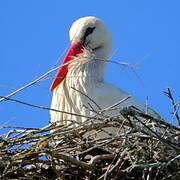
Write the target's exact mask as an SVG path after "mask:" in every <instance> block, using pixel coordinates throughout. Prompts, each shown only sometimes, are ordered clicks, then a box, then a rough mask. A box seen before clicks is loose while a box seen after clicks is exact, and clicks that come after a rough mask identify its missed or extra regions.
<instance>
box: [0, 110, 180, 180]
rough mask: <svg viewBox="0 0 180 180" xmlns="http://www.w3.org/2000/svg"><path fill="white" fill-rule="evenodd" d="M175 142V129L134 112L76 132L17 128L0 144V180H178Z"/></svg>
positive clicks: (179, 135) (178, 134) (178, 133)
mask: <svg viewBox="0 0 180 180" xmlns="http://www.w3.org/2000/svg"><path fill="white" fill-rule="evenodd" d="M107 128H116V130H117V132H116V133H115V134H114V133H113V134H111V133H110V132H108V131H106V129H107ZM99 133H104V134H106V135H107V136H104V138H103V137H101V138H99V137H98V134H99ZM179 140H180V129H179V128H178V127H175V126H173V125H170V124H168V123H167V122H165V121H163V120H162V119H156V118H153V117H151V116H149V115H147V114H144V113H143V112H141V111H139V110H138V109H136V108H133V107H130V108H125V109H123V110H122V111H120V112H119V115H117V116H113V117H109V118H104V119H99V121H96V123H95V121H94V120H93V119H89V120H87V121H86V122H85V123H83V124H79V125H78V126H77V127H73V126H72V124H70V125H68V126H54V125H49V126H47V127H44V128H41V129H38V128H37V129H34V128H20V127H19V128H18V127H16V128H14V129H12V130H11V131H10V132H9V133H8V134H6V135H5V136H1V139H0V178H1V179H67V180H68V179H99V180H100V179H106V180H108V179H180V143H179V142H180V141H179Z"/></svg>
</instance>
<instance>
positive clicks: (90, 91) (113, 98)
mask: <svg viewBox="0 0 180 180" xmlns="http://www.w3.org/2000/svg"><path fill="white" fill-rule="evenodd" d="M69 35H70V42H71V44H70V48H69V50H68V52H67V55H66V56H65V58H64V61H63V66H62V67H61V68H60V69H59V71H58V72H57V74H56V77H55V79H54V80H53V83H52V85H51V91H53V98H52V104H51V108H52V109H57V110H60V111H64V112H69V113H72V114H67V113H63V112H55V111H51V112H50V113H51V122H52V123H54V122H56V123H58V124H64V125H68V124H69V123H71V121H75V122H78V123H82V122H84V121H85V120H86V118H85V117H80V116H76V115H74V114H80V115H82V116H87V117H92V116H94V114H95V113H94V112H93V111H91V109H94V110H95V111H99V110H100V109H101V110H102V109H104V108H107V107H109V106H111V105H112V104H114V103H116V102H118V101H121V100H123V99H124V98H126V97H128V96H129V94H128V93H126V92H124V91H122V90H121V89H119V88H117V87H115V86H113V85H111V84H109V83H107V82H105V80H104V69H105V65H106V61H108V59H109V58H110V56H111V50H112V38H111V33H110V32H109V30H108V29H107V28H106V26H105V25H104V24H103V22H102V21H101V20H100V19H98V18H96V17H93V16H89V17H83V18H80V19H78V20H77V21H75V22H74V23H73V25H72V26H71V28H70V32H69ZM131 105H133V106H135V107H137V108H140V109H141V110H144V108H145V107H144V105H142V104H141V103H138V101H137V100H136V99H135V98H134V97H131V98H129V99H127V100H125V101H124V102H122V103H119V105H118V107H119V108H123V107H126V106H131ZM118 112H119V110H116V111H115V112H110V115H112V114H115V113H116V114H117V113H118ZM149 113H150V114H151V115H154V114H155V115H156V113H155V112H154V111H153V110H150V111H149ZM107 114H108V113H107ZM108 115H109V114H108Z"/></svg>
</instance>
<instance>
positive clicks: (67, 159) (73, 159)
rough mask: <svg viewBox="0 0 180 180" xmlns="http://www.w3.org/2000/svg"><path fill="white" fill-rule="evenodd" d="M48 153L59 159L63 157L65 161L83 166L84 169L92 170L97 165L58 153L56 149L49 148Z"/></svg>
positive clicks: (46, 151)
mask: <svg viewBox="0 0 180 180" xmlns="http://www.w3.org/2000/svg"><path fill="white" fill-rule="evenodd" d="M45 153H46V154H49V155H50V156H52V157H56V158H57V159H62V160H64V161H65V162H67V163H69V164H74V165H76V166H78V167H81V168H82V169H84V170H90V171H94V170H95V167H94V166H93V165H91V164H87V163H85V162H83V161H79V160H77V159H75V158H73V157H71V156H68V155H65V154H63V153H56V152H54V151H49V150H45Z"/></svg>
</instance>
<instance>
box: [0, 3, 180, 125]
mask: <svg viewBox="0 0 180 180" xmlns="http://www.w3.org/2000/svg"><path fill="white" fill-rule="evenodd" d="M179 6H180V1H178V0H174V1H165V0H159V1H156V0H151V1H144V0H137V1H133V0H119V1H118V0H117V1H102V0H100V1H96V0H91V1H84V0H76V1H60V0H52V1H49V0H38V1H37V0H26V1H24V0H16V1H13V0H1V1H0V62H1V69H0V95H6V94H8V93H10V92H12V91H14V90H16V89H17V88H19V87H21V86H23V85H25V84H26V83H28V82H30V81H31V80H33V79H35V78H37V77H38V76H39V75H41V74H43V73H45V72H46V71H48V70H49V69H50V68H52V67H54V66H55V65H56V63H57V59H58V57H60V56H61V54H63V52H64V50H65V49H66V48H67V47H68V45H69V37H68V30H69V27H70V25H71V24H72V23H73V21H75V20H76V19H78V18H79V17H82V16H88V15H93V16H97V17H99V18H101V19H102V20H103V21H104V22H105V23H106V24H107V26H108V27H109V29H110V30H111V31H112V34H113V40H114V47H113V48H114V55H113V57H112V60H116V61H117V60H121V61H125V62H128V63H132V64H134V63H137V62H141V63H140V64H139V66H138V69H137V70H136V71H137V73H138V75H139V76H140V78H141V81H142V82H141V81H140V80H139V79H138V78H137V77H136V76H135V74H134V73H133V72H132V71H131V70H130V69H127V68H123V67H120V66H117V65H115V64H108V67H107V72H106V77H105V78H106V80H107V81H109V82H111V83H113V84H115V85H116V86H118V87H120V88H122V89H124V90H126V91H128V92H130V93H132V94H133V95H135V96H136V97H137V98H138V99H139V100H140V101H142V102H144V101H145V99H146V97H147V96H148V99H149V101H148V102H149V104H150V105H151V106H152V107H153V108H154V109H156V111H158V112H159V113H160V114H161V115H162V116H163V117H165V118H166V119H167V120H169V121H172V119H171V116H170V112H171V106H170V103H169V100H168V99H167V98H166V97H165V96H164V94H163V91H164V90H166V88H167V87H170V88H171V89H172V92H173V94H174V97H175V98H176V99H177V100H178V99H179V98H180V85H179V83H180V82H179V80H178V79H179V78H178V77H180V71H179V67H180V53H179V52H180V35H179V32H180V24H179V18H180V11H179ZM52 77H53V75H52V76H50V77H49V79H46V80H44V81H42V82H40V83H38V85H35V86H33V87H31V88H28V89H26V90H25V91H23V92H21V93H19V94H18V95H16V96H14V98H16V99H19V100H23V101H26V102H29V103H33V104H37V105H43V106H50V102H51V96H52V94H51V92H50V91H49V86H50V83H51V81H52ZM48 121H49V112H48V111H43V110H39V109H33V108H30V107H25V106H23V105H19V104H15V103H13V102H9V101H6V102H2V103H0V124H1V125H2V124H6V125H16V126H28V127H29V126H31V127H42V126H44V125H46V124H47V123H48Z"/></svg>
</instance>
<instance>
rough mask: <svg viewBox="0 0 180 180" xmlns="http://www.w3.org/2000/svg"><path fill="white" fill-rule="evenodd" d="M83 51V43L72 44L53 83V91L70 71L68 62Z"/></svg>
mask: <svg viewBox="0 0 180 180" xmlns="http://www.w3.org/2000/svg"><path fill="white" fill-rule="evenodd" d="M82 51H83V45H82V44H80V43H73V44H71V46H70V48H69V50H68V52H67V54H66V56H65V58H64V61H63V65H62V67H60V69H59V70H58V72H57V74H56V76H55V78H54V80H53V82H52V84H51V88H50V89H51V91H53V90H54V89H55V88H56V87H57V86H58V85H59V84H60V83H61V82H62V81H63V80H64V78H65V77H66V75H67V73H68V62H69V61H71V60H72V57H74V56H77V55H78V54H80V53H81V52H82Z"/></svg>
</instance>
